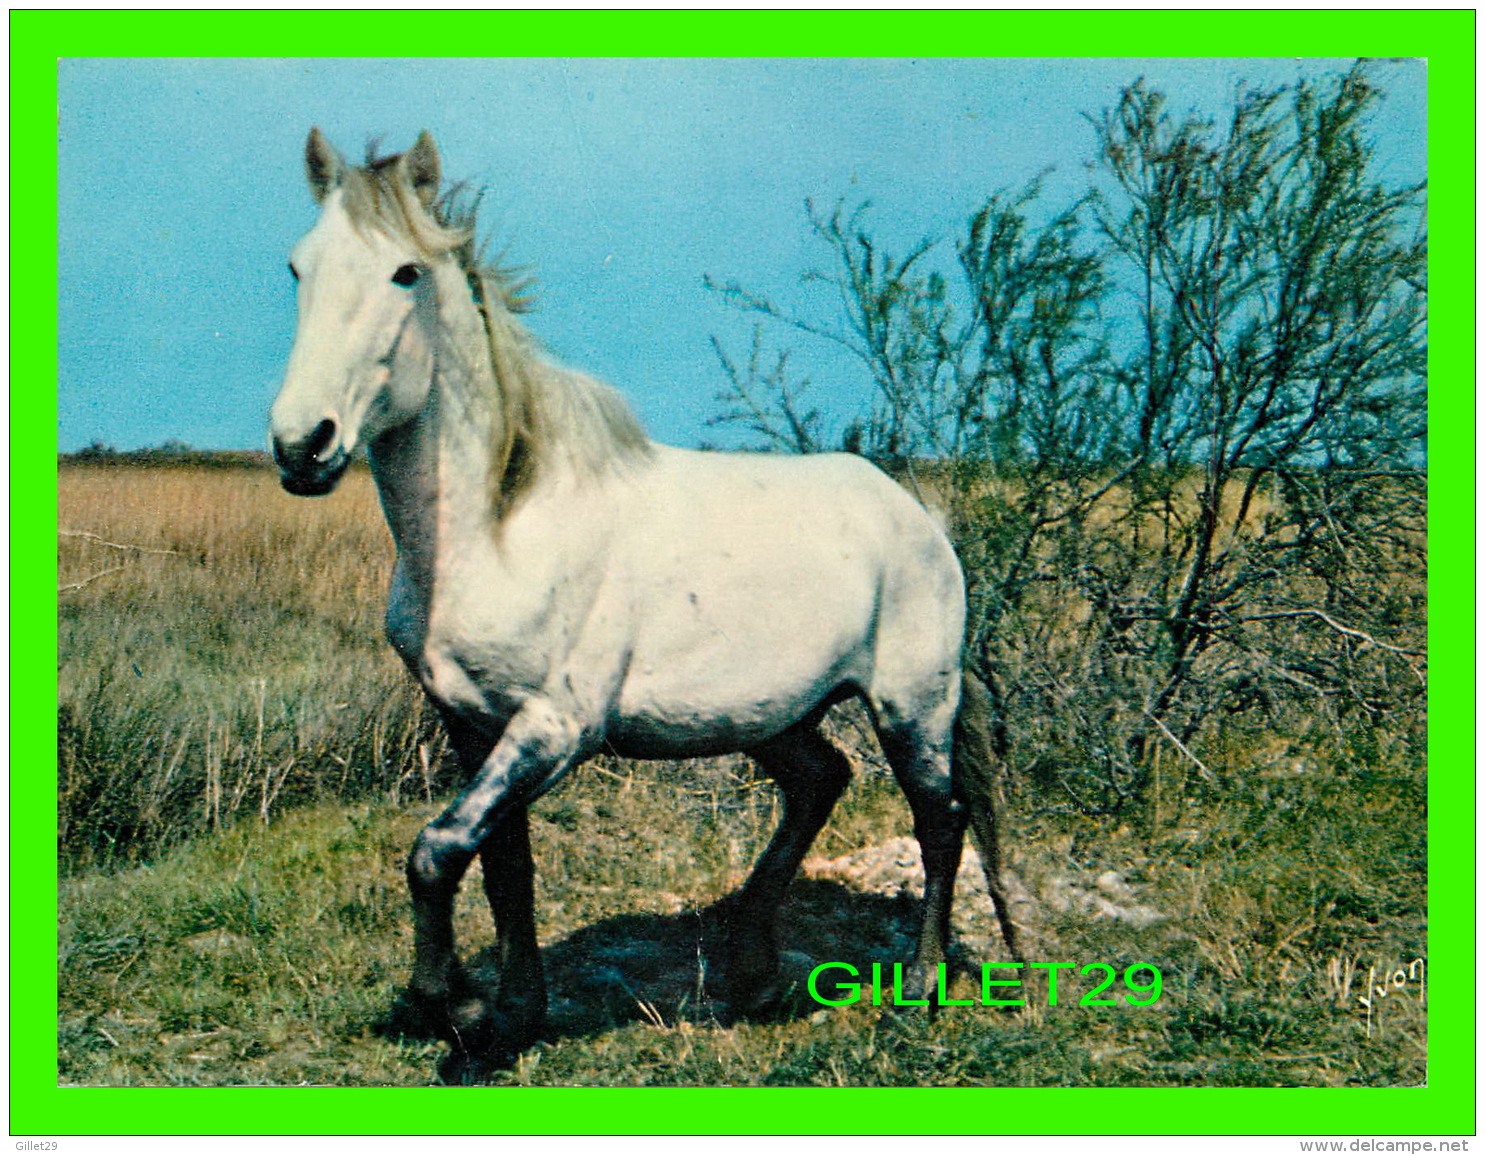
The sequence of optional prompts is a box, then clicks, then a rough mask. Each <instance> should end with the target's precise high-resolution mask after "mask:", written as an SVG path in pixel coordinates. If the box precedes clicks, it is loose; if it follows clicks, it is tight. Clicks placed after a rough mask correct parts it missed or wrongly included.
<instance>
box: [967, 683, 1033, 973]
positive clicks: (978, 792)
mask: <svg viewBox="0 0 1485 1155" xmlns="http://www.w3.org/2000/svg"><path fill="white" fill-rule="evenodd" d="M991 724H992V718H991V707H990V691H989V690H987V689H986V688H985V683H984V682H982V681H980V679H979V678H978V677H976V676H975V675H974V674H972V673H971V672H970V671H968V670H965V671H964V682H963V690H962V691H961V696H960V699H959V714H958V716H957V717H956V718H955V719H954V766H953V775H954V788H955V792H956V793H957V794H958V796H959V800H960V801H961V802H962V803H963V804H964V805H965V807H966V808H967V809H968V811H969V832H970V836H971V837H972V838H973V839H974V842H975V846H976V848H977V849H978V850H979V852H980V865H981V866H982V867H983V868H984V871H985V883H986V885H987V886H988V887H989V888H990V898H991V900H992V901H993V902H994V903H995V917H996V918H997V919H999V920H1000V933H1001V935H1002V936H1003V937H1004V938H1005V945H1006V949H1008V950H1009V951H1010V952H1011V958H1013V959H1015V960H1016V961H1017V962H1024V961H1025V960H1024V959H1023V958H1022V957H1021V948H1020V946H1019V945H1018V943H1017V932H1016V925H1015V923H1013V922H1012V921H1011V907H1010V901H1009V900H1008V899H1007V897H1006V890H1005V884H1004V883H1003V882H1002V881H1001V876H1000V837H999V833H998V831H997V828H996V814H995V765H996V759H995V755H994V752H993V751H994V748H993V746H992V745H991V739H990V727H991Z"/></svg>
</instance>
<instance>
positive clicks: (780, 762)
mask: <svg viewBox="0 0 1485 1155" xmlns="http://www.w3.org/2000/svg"><path fill="white" fill-rule="evenodd" d="M748 753H749V754H750V755H751V756H752V758H753V759H754V760H755V761H756V762H757V763H758V765H759V766H760V767H761V768H762V770H763V772H764V773H765V774H767V775H768V776H769V777H770V778H772V779H773V780H774V781H775V782H777V783H778V784H779V788H780V789H781V790H782V791H783V795H784V817H783V820H782V821H781V822H780V823H779V828H778V830H777V831H775V832H774V836H773V838H772V840H771V841H770V842H769V844H768V849H767V850H765V851H764V852H763V856H762V857H761V858H759V859H758V864H757V865H756V866H755V867H754V868H753V873H752V874H751V875H750V876H749V878H748V881H747V883H746V884H745V885H744V886H743V888H742V890H740V891H739V892H738V893H737V895H736V896H735V897H734V898H733V900H732V903H731V909H730V917H729V927H728V930H729V935H728V959H727V984H728V992H729V995H730V998H731V1002H732V1005H733V1007H734V1009H735V1010H737V1011H739V1012H741V1013H748V1012H752V1011H757V1010H759V1009H761V1008H762V1007H763V1006H764V1005H765V1004H766V1003H767V1002H768V999H769V997H770V996H771V995H772V993H773V992H772V991H771V989H770V987H771V984H772V982H773V979H774V978H775V976H776V974H777V972H778V963H779V944H778V918H779V905H780V903H782V902H783V900H784V894H785V892H786V891H787V890H788V889H789V883H790V882H792V881H793V879H794V875H795V874H796V873H797V872H798V870H799V864H800V863H801V862H803V861H804V856H805V855H806V854H807V853H808V852H809V848H810V844H811V843H813V842H814V840H815V836H816V835H817V834H819V833H820V828H821V827H822V826H824V825H825V820H826V819H827V818H829V817H830V811H831V809H832V808H833V807H834V806H835V803H836V800H837V799H838V798H840V796H841V793H842V792H843V791H844V790H845V788H846V783H847V782H848V781H850V777H851V765H850V763H849V762H847V761H846V758H845V755H843V754H842V753H841V752H840V751H839V750H837V749H836V748H835V747H834V746H833V745H831V744H830V741H829V739H827V738H826V737H825V736H824V735H823V734H821V733H820V732H819V730H818V729H816V728H815V727H814V726H813V725H808V724H804V725H801V726H798V727H796V728H794V729H792V730H788V731H785V732H784V733H783V734H781V735H779V736H778V737H777V738H774V739H773V740H772V741H770V742H767V743H765V744H764V745H762V746H758V747H756V748H754V749H752V750H749V751H748Z"/></svg>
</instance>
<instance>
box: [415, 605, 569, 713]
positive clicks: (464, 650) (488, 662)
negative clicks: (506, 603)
mask: <svg viewBox="0 0 1485 1155" xmlns="http://www.w3.org/2000/svg"><path fill="white" fill-rule="evenodd" d="M387 639H388V641H390V642H391V644H392V647H393V649H395V650H396V651H397V653H398V655H399V656H400V657H401V658H402V660H403V662H404V663H405V664H406V665H407V668H408V669H409V671H411V673H412V675H413V676H414V677H415V678H416V679H417V680H418V682H419V684H420V685H421V686H422V687H423V690H424V692H425V693H427V695H428V696H429V697H430V698H431V699H432V700H433V701H434V702H435V703H437V704H438V706H439V707H441V708H442V709H443V710H444V711H446V712H449V713H454V714H458V715H462V716H466V717H471V718H473V717H483V718H486V719H494V720H497V721H501V720H503V719H504V718H505V717H508V716H509V715H510V714H511V713H512V712H514V710H515V708H516V706H517V704H518V703H519V701H520V699H521V698H522V697H523V696H524V694H523V691H524V690H525V689H526V688H527V687H528V686H529V685H530V684H531V683H532V682H533V681H534V680H537V679H539V677H540V672H539V670H538V669H537V668H536V666H537V665H539V663H533V662H532V661H530V660H529V659H530V655H529V654H527V653H526V652H525V651H526V647H524V646H522V645H521V644H520V643H519V642H518V641H515V640H513V639H511V638H506V637H502V636H500V632H499V631H494V630H492V629H491V628H490V626H489V623H488V622H484V621H481V620H479V619H478V617H477V616H476V617H474V618H473V619H472V620H471V615H470V614H469V613H468V612H467V608H466V607H464V606H462V605H461V604H459V603H446V602H443V601H440V600H438V599H436V598H434V597H432V596H430V595H429V594H428V593H425V592H424V591H423V590H422V589H421V588H418V587H417V586H415V585H414V584H413V583H412V582H410V581H405V580H395V581H394V582H393V588H392V596H391V599H390V600H389V602H388V606H387Z"/></svg>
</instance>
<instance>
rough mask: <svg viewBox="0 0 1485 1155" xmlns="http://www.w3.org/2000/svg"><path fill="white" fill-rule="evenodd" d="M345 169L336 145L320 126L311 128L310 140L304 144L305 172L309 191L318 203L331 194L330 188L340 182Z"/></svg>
mask: <svg viewBox="0 0 1485 1155" xmlns="http://www.w3.org/2000/svg"><path fill="white" fill-rule="evenodd" d="M344 171H345V162H344V161H343V160H341V159H340V153H338V152H336V151H335V146H334V145H332V144H331V143H330V142H329V141H328V140H326V139H325V138H324V136H323V135H322V134H321V133H320V130H319V129H318V128H312V129H310V130H309V140H307V141H305V144H304V173H305V175H306V176H307V177H308V178H309V191H310V192H312V193H313V194H314V198H315V203H316V204H318V203H319V202H320V201H323V200H324V199H325V198H326V197H327V196H328V195H330V190H331V189H333V188H334V187H335V186H336V185H338V184H339V183H340V177H341V173H342V172H344Z"/></svg>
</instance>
